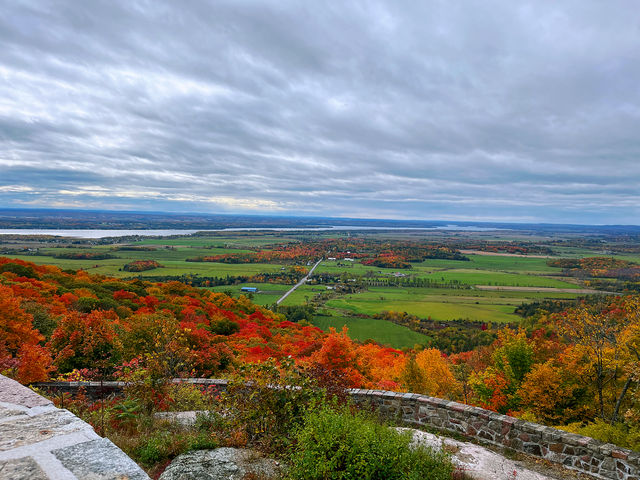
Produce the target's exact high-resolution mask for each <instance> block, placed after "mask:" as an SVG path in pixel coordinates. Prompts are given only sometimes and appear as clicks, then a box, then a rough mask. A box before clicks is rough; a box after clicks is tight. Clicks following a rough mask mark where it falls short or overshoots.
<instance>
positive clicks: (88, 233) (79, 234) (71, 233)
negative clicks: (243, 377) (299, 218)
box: [0, 225, 500, 238]
mask: <svg viewBox="0 0 640 480" xmlns="http://www.w3.org/2000/svg"><path fill="white" fill-rule="evenodd" d="M329 230H332V231H345V230H363V231H368V230H411V231H437V230H460V231H472V232H486V231H492V230H500V229H497V228H486V227H476V226H460V225H443V226H439V227H364V226H352V225H327V226H323V227H297V228H292V227H282V228H278V227H273V228H264V227H255V228H252V227H249V228H217V229H216V228H212V229H207V230H203V229H199V230H64V229H63V230H47V229H22V228H15V229H10V228H5V229H0V235H53V236H58V237H73V238H105V237H126V236H130V235H140V236H145V237H168V236H170V235H190V234H192V233H196V232H257V231H273V232H299V231H304V232H320V231H329Z"/></svg>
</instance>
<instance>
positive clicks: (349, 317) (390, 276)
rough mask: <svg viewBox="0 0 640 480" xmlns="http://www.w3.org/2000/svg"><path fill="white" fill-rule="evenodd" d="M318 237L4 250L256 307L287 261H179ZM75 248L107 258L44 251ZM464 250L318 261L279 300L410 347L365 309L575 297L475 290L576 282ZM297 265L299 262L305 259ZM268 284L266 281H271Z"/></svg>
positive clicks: (491, 315)
mask: <svg viewBox="0 0 640 480" xmlns="http://www.w3.org/2000/svg"><path fill="white" fill-rule="evenodd" d="M392 237H393V235H391V234H380V235H378V236H376V235H375V234H374V235H372V236H370V237H367V238H373V239H376V238H377V239H380V238H384V239H385V241H387V240H386V239H391V240H390V241H391V242H393V240H392ZM327 238H343V239H344V238H345V237H344V236H342V237H340V235H339V234H335V233H334V234H332V236H331V235H329V234H327V233H316V234H309V233H306V234H302V233H300V232H295V233H294V232H277V233H255V232H253V233H246V232H225V233H224V234H222V233H216V234H211V235H210V236H204V235H197V236H185V237H171V238H143V239H140V240H137V241H131V243H130V244H129V245H126V244H124V245H123V244H114V245H106V244H105V245H93V244H86V243H85V244H82V245H77V244H71V243H68V244H64V243H62V244H61V243H60V242H56V243H54V244H44V245H42V244H38V248H37V252H31V254H29V255H12V256H14V257H16V258H20V259H23V260H27V261H31V262H34V263H38V264H54V265H58V266H60V267H61V268H63V269H79V268H82V269H84V270H86V271H87V272H89V273H92V274H101V275H108V276H114V277H138V276H139V277H141V278H152V279H153V278H156V279H158V278H163V277H181V276H186V278H187V280H189V278H192V277H193V276H199V277H208V278H217V279H220V280H221V281H222V283H225V284H223V285H217V286H215V287H209V288H211V289H212V290H215V291H221V292H222V291H224V292H230V293H231V294H232V295H234V296H238V295H241V294H242V292H241V288H242V287H243V286H250V287H256V288H258V292H256V293H253V294H250V295H247V296H249V297H250V298H251V300H252V301H253V302H254V303H256V304H258V305H263V306H267V307H271V306H273V305H274V303H275V302H276V300H278V299H279V298H280V297H281V296H282V295H283V294H284V293H285V292H286V291H287V290H289V288H291V286H292V285H293V284H294V283H295V282H294V277H286V276H283V277H282V278H277V275H280V274H282V273H286V271H287V270H288V269H289V267H290V266H291V265H292V264H291V263H290V262H289V263H287V262H286V261H285V262H274V263H240V264H231V263H218V262H187V261H186V260H187V259H191V258H194V257H204V256H212V255H221V254H225V255H228V254H236V253H247V252H253V251H256V250H257V249H265V250H269V249H270V248H271V247H272V246H276V245H278V246H282V245H286V244H289V243H291V242H298V243H299V242H302V243H299V244H300V245H305V242H314V241H317V240H324V239H327ZM411 240H412V241H416V240H419V239H417V238H412V239H411ZM147 248H148V249H149V250H147ZM578 252H579V253H580V254H581V256H587V255H594V254H595V253H594V252H593V251H589V250H588V249H577V248H576V249H570V248H565V249H564V250H563V249H562V248H559V249H557V251H556V253H557V254H560V255H563V256H566V255H571V254H574V255H575V254H576V253H578ZM78 253H88V254H95V253H98V254H105V253H106V254H109V255H112V256H114V257H116V258H109V259H105V260H95V259H81V260H75V259H64V258H54V255H60V254H78ZM327 256H329V255H327ZM466 256H467V257H468V258H469V261H463V260H450V259H427V260H425V261H422V262H417V263H415V262H414V263H411V268H405V269H397V268H383V267H378V266H373V265H363V264H362V263H361V262H360V260H358V259H356V260H355V261H353V262H350V261H346V260H331V261H329V260H324V261H323V262H322V263H321V264H320V265H319V266H318V268H317V270H316V274H318V275H320V276H322V275H324V276H325V277H324V278H323V279H322V280H321V281H319V283H317V284H316V283H315V281H312V282H311V283H308V284H306V285H303V286H301V287H299V288H298V289H297V290H296V291H295V292H293V293H292V294H291V295H289V296H288V297H287V298H286V299H285V301H284V302H283V303H282V305H283V306H296V305H305V304H312V305H313V306H314V307H315V308H317V311H319V312H323V313H322V314H317V315H316V317H315V320H314V323H315V324H316V325H318V326H320V327H321V328H323V329H327V328H329V327H330V326H333V327H336V328H341V327H342V326H343V325H346V326H347V327H348V328H349V331H350V335H351V336H352V337H353V338H357V339H359V340H366V339H373V340H375V341H377V342H380V343H383V344H389V345H392V346H394V347H397V348H400V347H412V346H413V345H414V344H415V343H421V342H424V341H425V339H426V338H427V337H425V336H424V335H422V334H420V333H417V332H414V331H411V330H409V329H408V328H407V327H404V326H400V325H396V324H393V323H390V322H387V321H384V320H380V319H375V318H371V317H372V316H373V315H376V314H379V313H381V312H383V311H397V312H407V313H408V314H412V315H415V316H417V317H420V318H423V319H429V318H430V319H432V320H438V321H453V320H470V321H479V322H485V323H494V324H495V323H504V322H510V323H517V322H519V320H520V317H519V316H518V315H516V314H515V313H514V310H515V308H516V307H517V306H519V305H521V304H523V303H528V302H532V301H536V300H543V299H550V298H553V299H571V298H576V297H577V294H576V293H563V292H560V291H553V290H551V291H545V292H534V291H490V290H480V289H478V288H476V286H479V285H480V286H484V285H486V286H493V287H496V286H507V287H544V288H556V289H562V288H580V287H581V285H580V284H579V282H577V281H576V280H575V279H572V278H567V277H563V276H562V270H561V269H559V268H555V267H550V266H549V265H547V259H546V258H535V257H526V256H517V255H516V256H501V255H480V254H467V255H466ZM629 257H632V256H631V255H629ZM620 258H622V256H621V257H620ZM136 260H155V261H157V262H158V263H160V265H162V267H160V268H154V269H152V270H147V271H142V272H136V273H132V272H127V271H124V270H123V267H124V265H125V264H126V263H129V262H132V261H136ZM300 265H302V266H306V265H307V261H306V260H305V261H304V262H302V263H300ZM306 268H308V267H306ZM260 274H270V275H274V274H277V275H276V276H275V277H274V278H275V281H276V282H280V283H255V282H250V283H241V282H243V281H245V280H246V278H242V277H251V276H255V275H260ZM297 278H300V277H297ZM273 280H274V279H273V278H272V279H271V281H273ZM265 281H266V280H265ZM212 284H215V283H212ZM336 286H337V287H339V288H336ZM328 287H329V288H328ZM435 287H441V288H435ZM362 317H365V318H362ZM366 317H368V318H366Z"/></svg>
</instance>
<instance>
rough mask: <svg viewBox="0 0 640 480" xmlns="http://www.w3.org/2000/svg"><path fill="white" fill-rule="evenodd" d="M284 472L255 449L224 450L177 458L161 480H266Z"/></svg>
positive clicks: (195, 453) (200, 452) (274, 462)
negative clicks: (249, 479)
mask: <svg viewBox="0 0 640 480" xmlns="http://www.w3.org/2000/svg"><path fill="white" fill-rule="evenodd" d="M280 470H281V469H280V465H279V462H276V461H275V460H272V459H269V458H265V457H263V456H262V455H261V454H260V453H258V452H256V451H254V450H246V449H240V448H229V447H223V448H216V449H215V450H195V451H193V452H188V453H184V454H182V455H180V456H178V457H176V458H175V459H174V460H173V462H171V463H170V464H169V466H168V467H167V469H166V470H165V471H164V472H163V473H162V475H160V478H159V480H243V479H244V478H245V476H246V475H248V474H253V475H255V478H256V480H257V479H260V480H266V479H270V478H276V477H277V476H278V475H279V473H280Z"/></svg>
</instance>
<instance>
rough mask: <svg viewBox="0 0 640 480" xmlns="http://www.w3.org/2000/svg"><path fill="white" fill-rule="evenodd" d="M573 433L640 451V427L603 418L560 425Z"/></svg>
mask: <svg viewBox="0 0 640 480" xmlns="http://www.w3.org/2000/svg"><path fill="white" fill-rule="evenodd" d="M558 428H561V429H562V430H566V431H568V432H571V433H577V434H578V435H584V436H585V437H591V438H595V439H596V440H600V441H601V442H605V443H613V444H615V445H619V446H621V447H625V448H629V449H631V450H635V451H640V428H638V427H634V426H629V425H625V424H622V423H616V424H614V425H611V424H609V423H608V422H605V421H603V420H601V419H597V420H595V421H594V422H593V423H590V424H588V425H584V424H582V423H580V422H576V423H570V424H569V425H565V426H561V427H558Z"/></svg>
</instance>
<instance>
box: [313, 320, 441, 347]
mask: <svg viewBox="0 0 640 480" xmlns="http://www.w3.org/2000/svg"><path fill="white" fill-rule="evenodd" d="M312 323H313V324H314V325H315V326H316V327H318V328H321V329H322V330H324V331H325V332H326V331H329V328H331V327H333V328H335V329H336V330H338V331H339V330H341V329H342V327H343V326H345V325H346V327H347V328H348V329H349V337H351V338H353V339H355V340H360V341H361V342H364V341H366V340H373V341H375V342H378V343H380V344H381V345H389V346H390V347H393V348H413V346H414V345H416V344H420V345H425V344H426V342H427V340H429V337H427V336H426V335H423V334H421V333H417V332H414V331H412V330H409V329H408V328H407V327H403V326H402V325H396V324H395V323H392V322H388V321H386V320H379V319H375V318H350V317H337V316H330V315H316V316H315V317H314V319H313V322H312Z"/></svg>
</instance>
